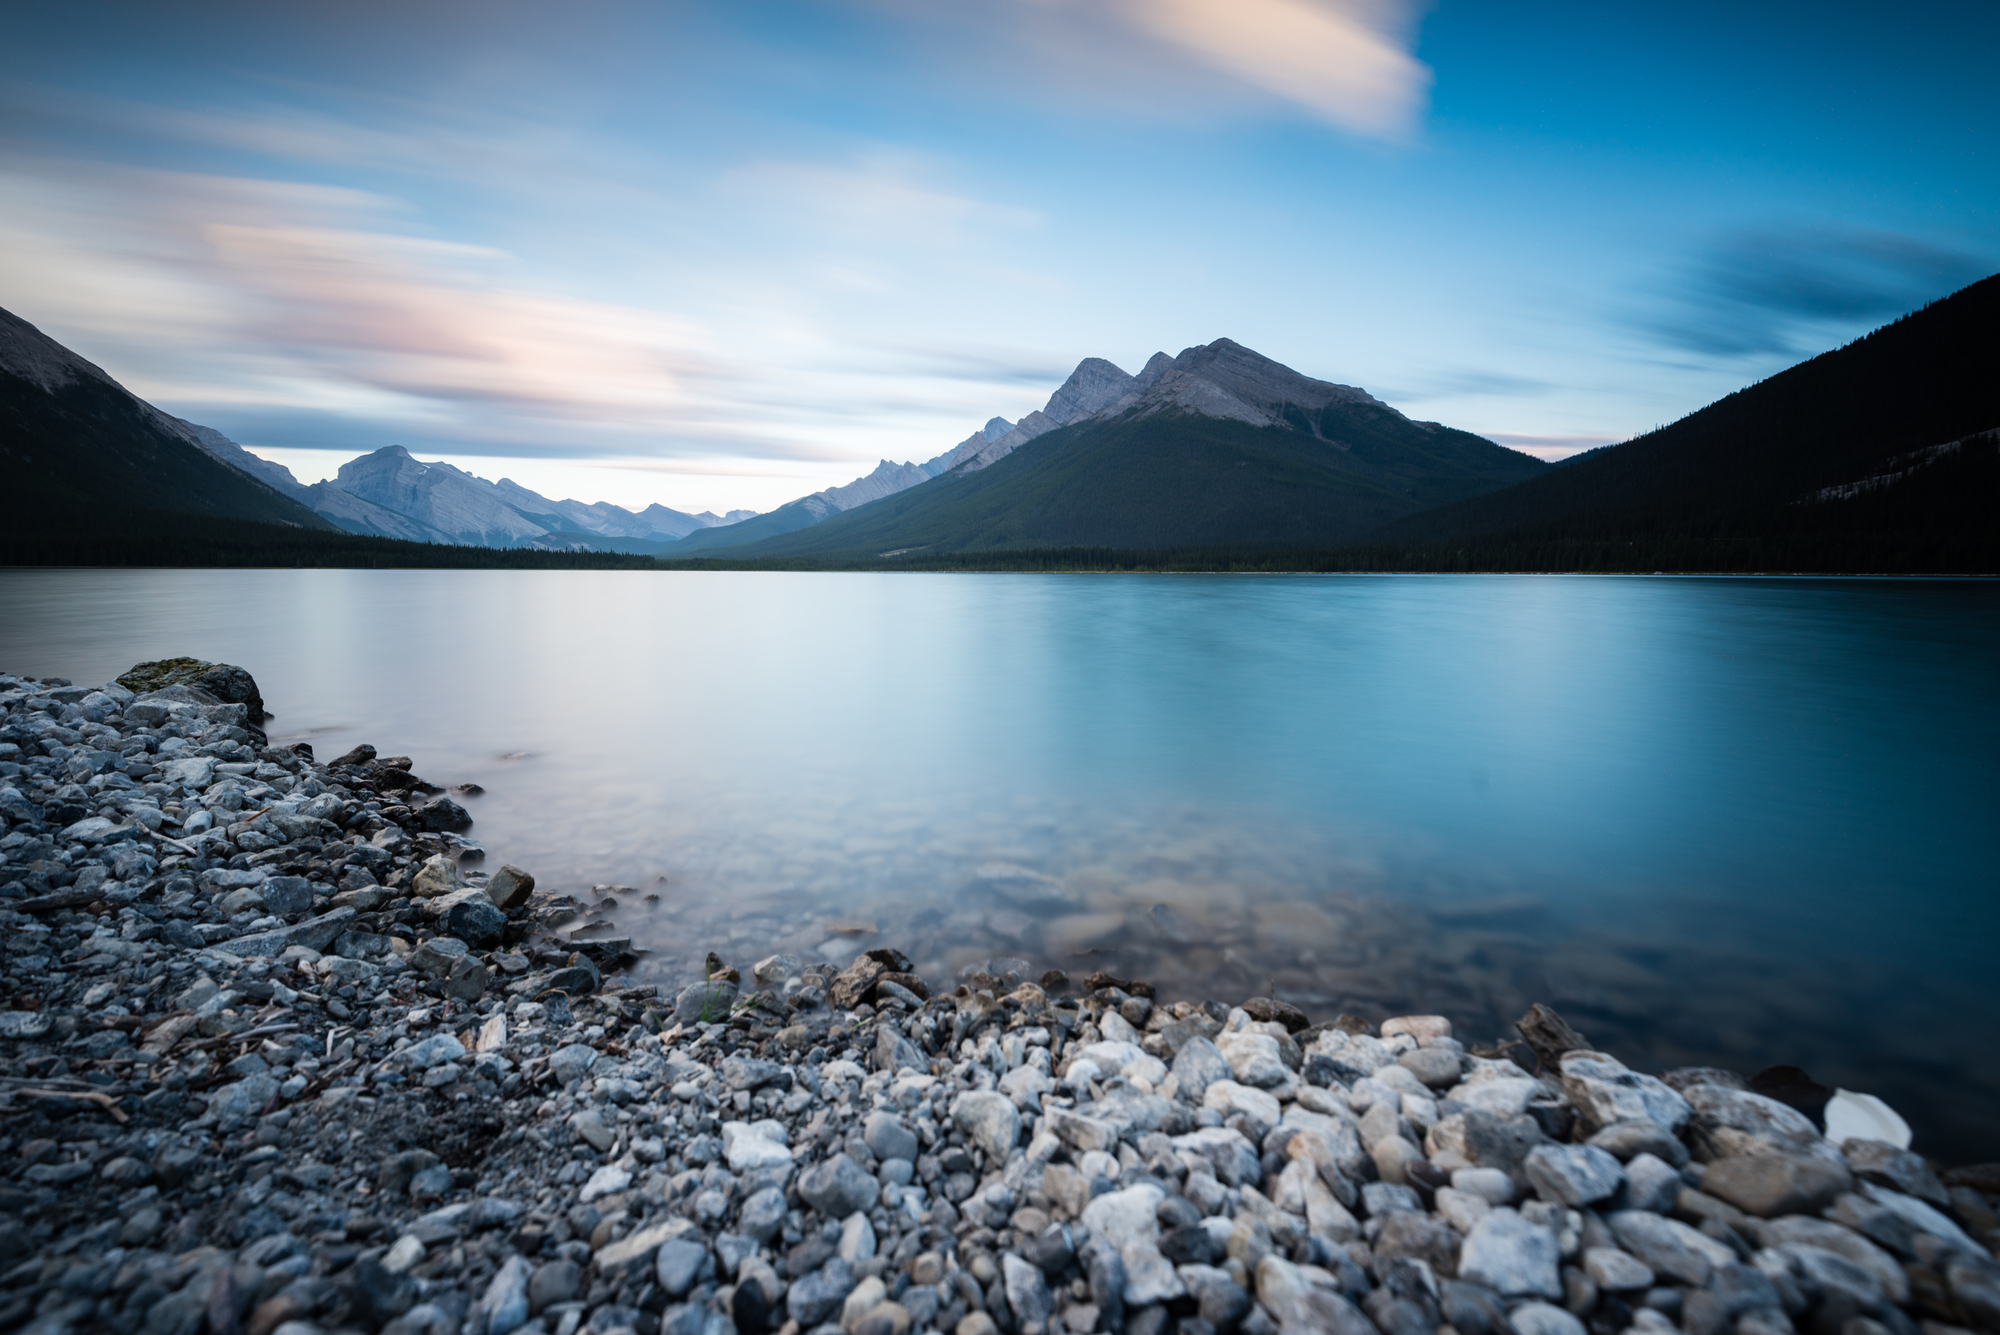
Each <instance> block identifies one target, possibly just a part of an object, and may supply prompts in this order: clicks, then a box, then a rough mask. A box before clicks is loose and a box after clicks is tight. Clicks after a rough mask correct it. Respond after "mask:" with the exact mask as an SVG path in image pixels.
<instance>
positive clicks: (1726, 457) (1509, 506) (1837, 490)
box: [1371, 275, 2000, 570]
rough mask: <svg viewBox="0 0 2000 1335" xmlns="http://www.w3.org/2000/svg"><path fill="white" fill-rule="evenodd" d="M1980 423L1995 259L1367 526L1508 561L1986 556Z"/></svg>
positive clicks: (1665, 563) (1992, 555)
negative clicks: (1808, 345) (1747, 375)
mask: <svg viewBox="0 0 2000 1335" xmlns="http://www.w3.org/2000/svg"><path fill="white" fill-rule="evenodd" d="M1995 428H2000V275H1996V276H1994V277H1991V278H1987V279H1984V280H1982V281H1980V282H1978V283H1974V284H1972V285H1971V286H1970V287H1966V288H1964V289H1961V290H1960V291H1958V292H1956V293H1954V294H1952V295H1951V296H1949V297H1946V298H1944V299H1943V300H1941V301H1936V302H1933V303H1931V304H1930V305H1928V306H1926V307H1924V308H1923V309H1922V310H1920V311H1917V312H1915V313H1913V314H1910V315H1907V316H1904V317H1903V318H1902V319H1900V320H1897V321H1895V322H1894V323H1893V324H1889V325H1885V326H1883V327H1882V328H1880V329H1878V330H1876V331H1875V332H1874V333H1871V334H1869V335H1867V336H1866V337H1864V338H1861V339H1858V340H1856V341H1855V342H1852V343H1849V344H1848V345H1847V346H1845V347H1842V348H1839V349H1836V350H1834V351H1832V352H1828V353H1824V354H1822V355H1821V356H1818V357H1814V358H1812V359H1811V360H1810V361H1806V362H1802V363H1800V364H1799V365H1797V366H1794V367H1792V368H1791V369H1790V370H1787V371H1782V372H1780V373H1779V374H1777V375H1775V376H1772V377H1771V378H1770V379H1768V380H1765V381H1762V382H1760V383H1758V384H1755V385H1751V386H1749V387H1748V388H1746V389H1741V390H1738V391H1737V392H1736V393H1734V394H1731V395H1729V396H1728V397H1727V398H1724V399H1720V400H1718V401H1717V402H1715V403H1712V404H1710V405H1709V406H1708V407H1706V408H1703V409H1701V410H1700V411H1698V412H1695V413H1692V414H1690V415H1689V416H1687V417H1683V418H1682V419H1680V420H1679V421H1677V422H1674V423H1673V424H1671V425H1669V426H1665V427H1662V428H1660V429H1659V430H1656V431H1651V432H1648V433H1647V434H1646V435H1643V436H1640V437H1638V438H1637V439H1634V440H1630V441H1627V442H1625V443H1624V444H1622V445H1614V446H1609V447H1607V448H1604V449H1599V450H1593V451H1591V453H1589V454H1588V455H1584V456H1581V457H1579V458H1577V459H1573V460H1570V461H1568V462H1567V463H1565V464H1564V465H1563V466H1561V467H1559V468H1554V469H1550V470H1548V471H1547V472H1546V473H1545V474H1543V475H1542V476H1540V477H1537V478H1534V479H1532V480H1530V481H1527V482H1524V483H1522V484H1521V485H1519V486H1517V487H1511V488H1509V489H1507V490H1505V491H1499V492H1494V493H1492V494H1491V495H1486V496H1481V497H1477V498H1475V499H1469V500H1464V501H1460V502H1458V503H1456V504H1452V505H1445V506H1441V507H1439V508H1437V509H1434V510H1428V511H1425V512H1424V513H1422V514H1417V515H1411V516H1409V517H1407V518H1404V519H1401V520H1400V521H1398V522H1395V523H1392V524H1390V525H1388V526H1386V527H1385V528H1383V529H1382V530H1381V531H1380V532H1379V533H1377V534H1374V535H1371V537H1372V538H1373V539H1375V540H1379V541H1381V542H1384V543H1393V544H1401V545H1406V546H1407V545H1410V544H1464V543H1476V544H1477V545H1478V548H1479V550H1480V551H1481V552H1484V553H1485V554H1486V555H1484V556H1482V557H1480V558H1479V559H1480V560H1483V561H1490V562H1495V563H1499V564H1501V565H1509V564H1511V565H1514V566H1516V567H1517V568H1518V567H1534V568H1544V569H1562V568H1627V569H1632V568H1642V567H1643V568H1646V569H1653V568H1661V569H1665V568H1673V569H1714V570H1731V569H1738V570H1740V569H1778V570H1782V569H1820V570H1928V569H1935V570H1973V569H1992V568H1994V567H1993V562H1994V561H1995V559H1996V558H2000V548H1996V534H2000V524H1996V523H1995V521H1994V518H1993V514H1994V511H1995V508H1996V503H2000V455H1996V451H1995V448H1994V447H1995V443H1996V439H2000V438H1996V437H1995V436H1994V435H1993V434H1991V433H1992V432H1993V431H1994V429H1995ZM1626 552H1630V553H1632V555H1630V556H1623V557H1622V559H1623V564H1622V565H1621V564H1620V562H1621V556H1622V554H1623V553H1626ZM1580 561H1581V562H1585V564H1581V565H1579V564H1576V563H1577V562H1580ZM1982 563H1983V564H1982Z"/></svg>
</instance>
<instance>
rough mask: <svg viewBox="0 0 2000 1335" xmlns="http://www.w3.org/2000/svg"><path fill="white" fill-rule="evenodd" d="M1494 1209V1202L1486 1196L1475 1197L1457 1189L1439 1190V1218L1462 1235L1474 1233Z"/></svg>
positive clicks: (1440, 1188) (1442, 1188) (1443, 1188)
mask: <svg viewBox="0 0 2000 1335" xmlns="http://www.w3.org/2000/svg"><path fill="white" fill-rule="evenodd" d="M1492 1209H1493V1202H1491V1201H1489V1200H1487V1199H1486V1198H1485V1197H1484V1196H1475V1195H1473V1194H1472V1193H1471V1192H1469V1191H1459V1190H1458V1189H1457V1188H1455V1187H1439V1188H1438V1192H1437V1212H1438V1216H1439V1217H1440V1218H1442V1219H1443V1220H1444V1222H1445V1223H1447V1224H1450V1225H1451V1226H1452V1227H1453V1228H1455V1229H1457V1230H1458V1231H1459V1232H1460V1233H1470V1232H1472V1230H1473V1229H1475V1228H1477V1227H1478V1226H1479V1221H1480V1220H1481V1219H1484V1218H1485V1217H1486V1215H1487V1214H1488V1212H1490V1211H1491V1210H1492Z"/></svg>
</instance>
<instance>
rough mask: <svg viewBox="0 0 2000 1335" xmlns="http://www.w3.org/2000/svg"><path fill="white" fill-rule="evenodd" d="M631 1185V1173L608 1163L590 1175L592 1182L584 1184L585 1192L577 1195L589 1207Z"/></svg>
mask: <svg viewBox="0 0 2000 1335" xmlns="http://www.w3.org/2000/svg"><path fill="white" fill-rule="evenodd" d="M631 1185H632V1174H631V1173H629V1172H627V1171H626V1170H625V1169H623V1168H620V1167H619V1166H618V1165H617V1164H609V1163H608V1164H606V1165H604V1167H602V1168H600V1169H598V1170H597V1171H596V1172H594V1173H592V1174H591V1175H590V1180H589V1181H588V1182H585V1183H584V1184H583V1190H582V1191H580V1192H578V1193H577V1197H576V1198H577V1200H578V1201H580V1202H582V1203H584V1204H586V1205H587V1204H589V1203H590V1202H591V1201H594V1200H596V1199H598V1198H599V1197H600V1196H609V1195H611V1194H613V1193H614V1192H620V1191H623V1190H625V1188H627V1187H629V1186H631Z"/></svg>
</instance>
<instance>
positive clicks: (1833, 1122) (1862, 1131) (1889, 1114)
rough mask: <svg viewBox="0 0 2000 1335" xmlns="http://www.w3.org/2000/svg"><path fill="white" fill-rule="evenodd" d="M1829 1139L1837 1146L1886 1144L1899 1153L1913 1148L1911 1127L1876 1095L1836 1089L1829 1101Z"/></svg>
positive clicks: (1827, 1133)
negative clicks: (1871, 1142)
mask: <svg viewBox="0 0 2000 1335" xmlns="http://www.w3.org/2000/svg"><path fill="white" fill-rule="evenodd" d="M1825 1120H1826V1138H1827V1139H1828V1140H1830V1141H1832V1142H1833V1143H1834V1144H1836V1145H1838V1144H1841V1143H1842V1142H1843V1141H1849V1140H1885V1141H1887V1142H1889V1143H1890V1144H1891V1145H1894V1146H1895V1147H1896V1148H1897V1149H1899V1150H1906V1149H1908V1148H1910V1124H1909V1123H1908V1122H1906V1121H1904V1120H1903V1119H1902V1118H1901V1117H1899V1116H1897V1115H1896V1110H1895V1109H1894V1108H1891V1107H1890V1106H1889V1105H1888V1104H1886V1103H1884V1102H1882V1100H1880V1099H1878V1098H1876V1097H1875V1096H1874V1095H1873V1094H1856V1093H1853V1092H1852V1091H1850V1090H1845V1089H1836V1090H1835V1091H1833V1097H1832V1098H1830V1099H1828V1100H1827V1101H1826V1113H1825Z"/></svg>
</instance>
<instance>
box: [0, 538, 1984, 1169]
mask: <svg viewBox="0 0 2000 1335" xmlns="http://www.w3.org/2000/svg"><path fill="white" fill-rule="evenodd" d="M175 654H192V655H195V656H199V657H203V658H209V659H215V660H218V661H227V662H234V663H240V664H242V665H243V666H245V667H247V668H249V669H250V670H251V671H252V672H253V673H254V674H255V675H256V677H257V679H258V681H259V683H260V685H261V686H262V689H263V692H264V695H265V698H266V700H267V702H268V703H269V705H270V707H271V708H272V709H274V710H275V711H276V716H275V717H274V718H272V719H271V720H269V721H268V722H267V724H266V727H267V728H268V729H269V731H270V732H271V735H272V737H273V739H274V740H277V741H287V742H288V741H293V740H309V741H311V742H312V743H313V744H314V746H315V747H316V748H317V749H318V752H319V754H320V755H321V756H322V757H323V758H324V757H327V756H330V755H333V754H337V753H338V752H340V751H343V750H345V749H347V748H348V747H349V746H351V745H353V744H354V743H356V742H360V741H368V742H372V743H374V744H375V745H377V746H379V747H381V748H382V750H383V752H384V753H385V754H396V753H401V754H408V755H410V756H412V757H413V758H414V760H415V767H416V771H417V772H418V773H419V774H421V775H423V776H424V777H426V778H429V779H432V780H433V781H436V782H440V783H460V782H465V781H472V782H477V783H480V784H483V785H484V786H485V787H486V789H487V792H486V794H485V795H484V796H483V797H480V798H478V799H476V800H474V801H473V802H472V803H471V806H472V808H473V811H474V814H475V816H476V817H477V819H478V824H477V825H476V826H475V828H474V830H473V831H472V834H473V835H474V836H475V837H477V838H478V839H480V840H481V841H482V842H483V843H484V844H485V846H486V848H487V849H488V850H490V852H491V854H492V856H493V858H494V859H496V860H497V859H504V860H507V861H513V862H518V863H520V864H522V865H524V866H527V867H529V868H530V869H531V870H533V871H535V872H536V874H537V875H538V876H539V877H541V879H542V880H543V882H544V884H546V885H549V886H552V887H556V888H562V889H571V890H575V891H577V892H579V893H587V891H588V888H589V887H590V886H592V885H593V884H613V885H622V886H630V887H634V888H635V889H637V890H639V891H640V892H642V893H655V894H658V895H660V896H661V900H660V903H659V904H658V905H657V906H653V907H650V908H647V909H644V910H643V911H642V910H640V909H638V908H637V907H636V901H635V897H633V896H626V897H624V901H623V902H624V904H625V909H624V911H623V912H621V914H620V916H619V921H620V923H621V925H623V926H628V927H629V928H630V929H631V930H632V931H633V933H634V935H635V938H636V939H638V940H639V942H640V943H641V944H644V945H647V946H650V947H651V948H652V949H653V951H654V954H653V955H651V956H649V957H648V960H647V962H646V963H645V964H644V965H642V969H644V970H647V971H650V972H652V973H654V974H656V975H658V976H660V977H661V978H662V980H666V979H669V978H670V977H671V976H672V975H674V974H675V973H676V971H677V970H680V969H682V968H684V967H685V963H686V961H687V960H689V959H698V958H699V957H700V956H701V954H703V953H705V952H706V951H707V950H708V949H710V948H711V947H715V948H720V949H722V951H723V953H724V954H725V956H727V957H728V958H730V959H731V960H732V962H737V963H748V962H750V961H751V960H754V959H755V958H757V957H758V956H759V955H761V954H763V953H768V952H769V951H771V950H778V949H783V950H787V951H793V952H801V953H813V952H820V953H825V954H827V955H829V956H838V955H841V954H842V952H845V953H846V954H851V953H852V952H853V951H854V950H855V949H858V948H859V947H860V946H862V945H866V944H869V943H871V942H874V941H880V942H885V943H889V944H896V945H899V946H901V947H902V948H904V949H906V950H908V951H909V952H910V953H911V954H912V955H913V956H915V957H917V958H918V960H919V962H920V964H921V965H923V966H925V967H927V968H930V969H939V970H946V971H951V970H957V969H959V968H962V967H964V966H967V965H969V964H971V963H972V962H974V961H976V960H979V959H984V958H988V957H994V956H1001V957H1012V958H1018V959H1021V960H1024V961H1027V964H1028V965H1031V966H1032V968H1033V970H1034V971H1035V972H1039V971H1040V970H1041V969H1042V968H1045V967H1050V966H1055V967H1062V968H1065V969H1068V970H1070V971H1072V972H1075V973H1078V974H1079V975H1080V974H1081V973H1083V972H1088V971H1089V970H1090V969H1091V968H1095V967H1104V968H1109V969H1111V970H1112V971H1113V972H1121V971H1126V972H1129V973H1131V974H1135V975H1137V976H1142V977H1146V978H1150V979H1152V980H1154V981H1156V982H1157V983H1159V984H1160V986H1161V988H1162V991H1163V993H1164V994H1167V995H1196V994H1199V995H1210V994H1213V995H1219V996H1223V997H1224V998H1225V999H1230V1000H1236V999H1240V995H1248V994H1251V993H1263V992H1266V991H1275V992H1277V993H1278V994H1279V995H1281V996H1287V997H1290V998H1292V999H1294V1000H1297V1001H1298V1002H1299V1003H1300V1004H1301V1005H1304V1006H1305V1007H1306V1008H1307V1009H1308V1011H1310V1012H1312V1013H1314V1015H1315V1017H1316V1018H1325V1017H1326V1016H1330V1015H1331V1014H1332V1013H1333V1012H1334V1011H1335V1010H1337V1009H1342V1008H1346V1009H1353V1010H1358V1011H1360V1012H1361V1013H1364V1014H1370V1016H1371V1018H1380V1017H1381V1016H1382V1015H1385V1014H1390V1013H1396V1012H1397V1011H1401V1010H1404V1009H1417V1010H1427V1011H1428V1010H1440V1011H1443V1012H1444V1013H1446V1014H1449V1015H1451V1016H1452V1017H1453V1019H1454V1021H1455V1022H1456V1023H1458V1024H1459V1025H1460V1026H1461V1028H1462V1030H1464V1031H1465V1032H1467V1033H1468V1034H1470V1035H1472V1036H1474V1037H1490V1036H1492V1035H1495V1034H1498V1033H1500V1032H1501V1031H1502V1029H1503V1027H1504V1026H1505V1025H1506V1024H1507V1023H1508V1022H1510V1021H1511V1020H1512V1019H1513V1018H1514V1016H1516V1015H1518V1014H1519V1013H1520V1011H1521V1010H1522V1009H1524V1008H1525V1006H1526V1005H1527V1003H1528V1002H1530V1001H1535V1000H1542V1001H1547V1002H1549V1003H1551V1004H1553V1005H1555V1006H1556V1007H1557V1008H1558V1009H1560V1010H1562V1011H1563V1013H1564V1014H1565V1015H1566V1016H1567V1017H1569V1018H1570V1020H1571V1021H1572V1022H1573V1023H1574V1024H1576V1026H1577V1027H1578V1028H1580V1029H1581V1030H1583V1031H1584V1033H1586V1034H1587V1035H1589V1036H1590V1037H1591V1038H1592V1039H1593V1040H1594V1041H1595V1042H1597V1043H1598V1044H1599V1045H1600V1046H1603V1047H1605V1048H1607V1049H1608V1050H1610V1051H1613V1052H1615V1053H1617V1054H1619V1055H1621V1056H1623V1057H1625V1058H1626V1059H1627V1060H1628V1061H1631V1062H1632V1063H1633V1064H1634V1065H1639V1066H1650V1067H1664V1066H1670V1065H1676V1064H1683V1063H1697V1062H1699V1063H1713V1064H1720V1065H1728V1066H1732V1067H1734V1068H1735V1069H1738V1070H1741V1071H1744V1072H1745V1073H1746V1074H1747V1073H1748V1072H1750V1071H1753V1070H1755V1069H1757V1068H1758V1067H1760V1066H1763V1065H1767V1064H1774V1063H1778V1062H1791V1063H1795V1064H1798V1065H1801V1066H1804V1067H1806V1068H1807V1069H1808V1070H1809V1071H1811V1072H1812V1073H1813V1074H1814V1075H1815V1076H1816V1077H1818V1078H1819V1079H1821V1080H1823V1081H1825V1082H1827V1083H1829V1084H1839V1085H1843V1086H1845V1087H1848V1088H1853V1089H1860V1090H1866V1091H1869V1092H1873V1093H1877V1094H1880V1095H1882V1096H1883V1097H1885V1098H1887V1099H1889V1100H1890V1102H1891V1103H1892V1104H1894V1105H1896V1106H1897V1107H1898V1108H1899V1109H1901V1110H1902V1111H1903V1112H1904V1113H1905V1115H1906V1116H1908V1117H1909V1118H1910V1120H1911V1121H1912V1123H1913V1124H1915V1125H1917V1126H1918V1128H1919V1131H1920V1135H1921V1137H1922V1138H1921V1139H1920V1141H1919V1144H1918V1148H1919V1149H1926V1150H1928V1151H1929V1152H1931V1153H1933V1154H1936V1155H1939V1156H1940V1157H1943V1158H1946V1159H1948V1160H1950V1159H1969V1158H1987V1159H1990V1158H1995V1157H2000V1153H1996V1152H1995V1150H1996V1148H2000V1147H1996V1145H1995V1144H1994V1139H1995V1133H1996V1132H2000V1127H1996V1126H1995V1125H1994V1119H1995V1113H1994V1109H1996V1108H2000V1101H1996V1100H2000V1073H1996V1072H1995V1070H1994V1069H1993V1067H1992V1064H1991V1063H1990V1061H1989V1057H1988V1054H1990V1052H1991V1050H1992V1036H1993V1035H1994V1033H1995V1032H1996V1030H2000V987H1995V986H1994V984H1993V979H1994V977H1995V975H1996V970H1995V965H1994V959H1995V952H1996V947H2000V873H1996V861H1995V854H1996V851H2000V850H1996V844H2000V839H1996V832H2000V689H1996V688H2000V585H1995V584H1992V583H1990V582H1947V581H1892V580H1795V579H1679V578H1652V579H1642V578H1629V579H1627V578H1561V577H1548V578H1541V577H1495V576H1473V577H1463V578H1459V577H1367V578H1343V577H1269V578H1266V577H1167V576H1161V577H1152V576H1081V575H1077V576H1028V575H1020V576H1014V575H990V576H949V575H914V574H913V575H872V574H855V575H838V574H831V575H829V574H729V573H701V574H689V573H674V574H654V573H645V572H615V573H614V572H604V573H572V572H500V571H8V572H0V668H5V669H6V670H10V671H17V672H29V673H33V674H35V675H60V676H65V677H70V678H72V679H74V680H76V681H79V682H84V681H89V682H98V681H102V680H104V679H106V678H108V677H110V676H113V675H115V674H116V673H118V672H120V671H122V670H124V669H125V668H126V667H129V666H130V665H131V664H132V663H134V662H135V661H139V660H142V659H149V658H156V657H164V656H168V655H175ZM1239 994H1240V995H1239Z"/></svg>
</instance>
